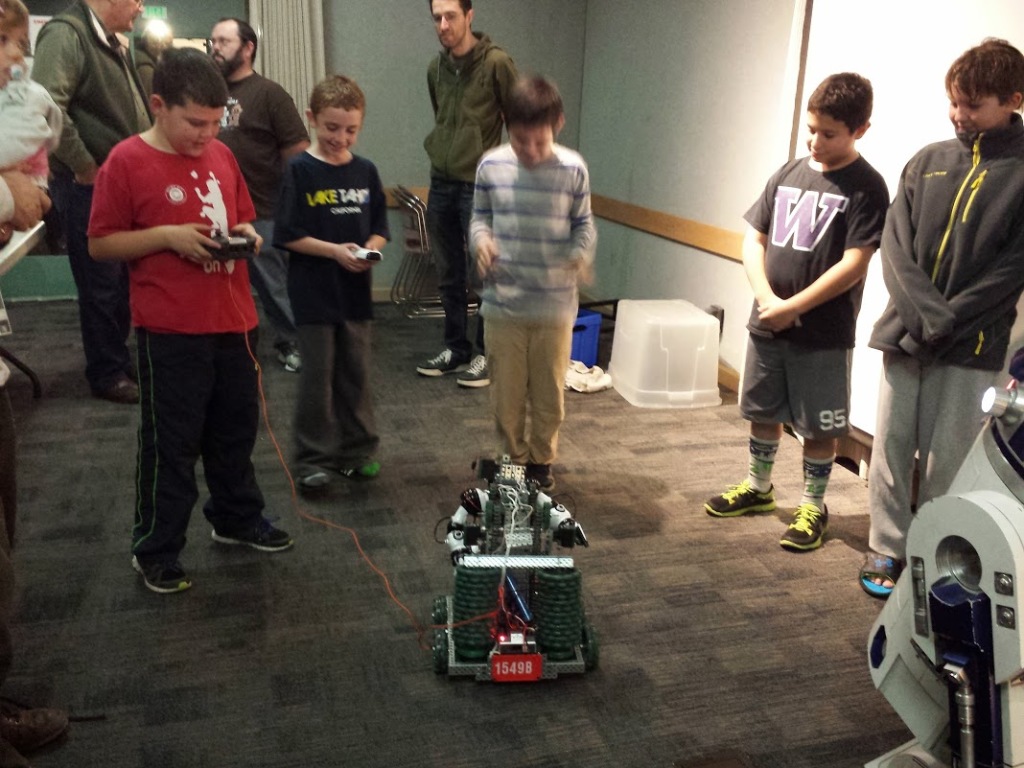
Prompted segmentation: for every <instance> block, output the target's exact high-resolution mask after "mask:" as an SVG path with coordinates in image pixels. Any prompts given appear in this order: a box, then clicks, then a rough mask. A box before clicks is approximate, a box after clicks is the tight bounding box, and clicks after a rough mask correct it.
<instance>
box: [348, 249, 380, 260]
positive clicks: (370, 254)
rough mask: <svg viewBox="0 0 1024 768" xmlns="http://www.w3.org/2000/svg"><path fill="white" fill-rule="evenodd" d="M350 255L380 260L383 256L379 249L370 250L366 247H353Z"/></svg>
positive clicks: (363, 258)
mask: <svg viewBox="0 0 1024 768" xmlns="http://www.w3.org/2000/svg"><path fill="white" fill-rule="evenodd" d="M352 255H353V256H355V257H356V258H357V259H362V260H363V261H380V260H381V259H383V258H384V256H383V255H382V254H381V252H380V251H371V250H369V249H368V248H353V249H352Z"/></svg>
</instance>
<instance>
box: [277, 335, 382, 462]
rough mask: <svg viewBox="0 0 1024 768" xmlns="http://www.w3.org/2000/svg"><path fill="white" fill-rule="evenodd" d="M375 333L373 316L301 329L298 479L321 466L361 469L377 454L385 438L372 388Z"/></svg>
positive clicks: (296, 455) (297, 421) (298, 398)
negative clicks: (379, 429) (380, 433)
mask: <svg viewBox="0 0 1024 768" xmlns="http://www.w3.org/2000/svg"><path fill="white" fill-rule="evenodd" d="M371 331H372V325H371V322H370V321H369V320H349V321H346V322H343V323H339V324H338V325H300V326H299V327H298V341H299V352H300V353H301V354H302V370H301V371H299V386H298V392H297V396H296V408H295V459H294V462H293V466H294V470H295V474H296V476H297V477H302V476H303V475H306V474H309V473H311V472H316V471H318V470H322V469H328V470H335V471H340V470H344V469H356V468H358V467H361V466H362V465H364V464H366V463H367V462H368V461H370V460H371V459H372V458H373V456H374V454H376V452H377V446H378V444H379V443H380V439H379V438H378V436H377V426H376V421H375V419H374V415H373V391H372V389H371V388H370V364H371V363H370V342H371Z"/></svg>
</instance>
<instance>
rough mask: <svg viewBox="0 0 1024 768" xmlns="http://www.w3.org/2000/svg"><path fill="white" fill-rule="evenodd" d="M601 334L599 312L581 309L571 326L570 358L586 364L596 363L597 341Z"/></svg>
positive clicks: (592, 364)
mask: <svg viewBox="0 0 1024 768" xmlns="http://www.w3.org/2000/svg"><path fill="white" fill-rule="evenodd" d="M600 334H601V313H600V312H592V311H591V310H589V309H581V310H580V311H579V312H578V313H577V314H576V322H575V323H574V324H573V326H572V354H571V355H570V358H571V359H573V360H579V361H580V362H581V363H583V364H584V365H587V366H591V367H592V366H595V365H597V341H598V337H599V336H600Z"/></svg>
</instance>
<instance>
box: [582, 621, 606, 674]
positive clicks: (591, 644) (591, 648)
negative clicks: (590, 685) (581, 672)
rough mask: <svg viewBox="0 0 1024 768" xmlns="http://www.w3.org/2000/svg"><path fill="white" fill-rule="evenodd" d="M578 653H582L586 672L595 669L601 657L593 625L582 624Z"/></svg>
mask: <svg viewBox="0 0 1024 768" xmlns="http://www.w3.org/2000/svg"><path fill="white" fill-rule="evenodd" d="M580 651H581V652H582V653H583V668H584V669H586V670H587V672H589V671H591V670H592V669H597V662H598V661H599V660H600V657H601V648H600V645H599V644H598V641H597V631H596V630H595V629H594V627H593V625H591V624H589V623H587V622H584V624H583V636H582V638H581V640H580Z"/></svg>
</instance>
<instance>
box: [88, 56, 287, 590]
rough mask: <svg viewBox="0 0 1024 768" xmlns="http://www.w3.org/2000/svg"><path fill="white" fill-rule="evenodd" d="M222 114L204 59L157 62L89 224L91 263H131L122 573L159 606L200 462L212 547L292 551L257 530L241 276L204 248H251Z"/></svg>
mask: <svg viewBox="0 0 1024 768" xmlns="http://www.w3.org/2000/svg"><path fill="white" fill-rule="evenodd" d="M226 103H227V86H226V85H225V84H224V79H223V78H222V77H221V75H220V72H219V71H218V69H217V67H216V65H215V64H214V63H213V61H212V60H211V59H210V58H209V57H207V56H205V55H203V54H202V53H201V52H199V51H196V50H190V49H180V50H178V49H171V50H168V51H166V52H165V53H164V55H163V57H162V59H161V62H160V64H159V65H158V66H157V68H156V72H155V73H154V76H153V95H152V97H151V102H150V106H151V108H152V111H153V115H154V117H155V121H154V125H153V127H152V128H151V129H149V130H148V131H145V132H144V133H141V134H139V135H138V136H133V137H132V138H130V139H126V140H125V141H122V142H121V143H120V144H118V145H117V146H116V147H114V149H113V150H112V151H111V153H110V155H109V156H108V158H107V160H106V162H104V164H103V166H102V168H101V169H100V172H99V175H98V176H97V178H96V187H95V190H94V193H93V205H92V215H91V217H90V221H89V250H90V253H91V254H92V256H93V258H95V259H97V260H115V261H118V260H119V261H127V262H128V268H129V281H130V292H131V294H130V296H131V310H132V324H133V325H134V326H135V333H136V341H137V344H138V357H139V389H140V392H141V401H142V414H141V420H140V423H139V453H138V468H137V476H136V499H137V500H136V512H135V525H134V528H133V529H132V555H133V557H132V565H133V566H134V567H135V569H136V570H137V571H138V572H139V573H140V574H142V578H143V581H144V582H145V585H146V587H148V588H149V589H151V590H152V591H154V592H159V593H164V594H166V593H173V592H180V591H182V590H185V589H188V588H189V587H190V586H192V582H191V580H190V579H189V577H188V576H187V574H186V573H185V571H184V569H183V568H182V567H181V564H180V563H179V562H178V556H179V554H180V552H181V550H182V548H183V547H184V546H185V531H186V529H187V528H188V522H189V518H190V517H191V514H192V507H193V506H194V505H195V503H196V500H197V499H198V497H199V492H198V488H197V486H196V479H195V464H196V461H197V459H198V458H199V457H202V459H203V469H204V472H205V475H206V484H207V487H208V489H209V491H210V498H209V500H207V502H206V504H205V505H204V507H203V512H204V514H205V515H206V517H207V519H208V520H209V521H210V523H211V524H212V525H213V539H214V541H217V542H220V543H222V544H238V545H245V546H250V547H253V548H255V549H258V550H261V551H264V552H278V551H280V550H283V549H287V548H288V547H290V546H291V545H292V539H291V537H290V536H289V535H288V534H287V533H285V532H284V531H281V530H278V529H277V528H275V527H274V526H273V525H271V524H270V522H268V521H267V520H266V518H264V517H263V506H264V504H263V495H262V494H261V493H260V489H259V486H258V485H257V484H256V476H255V471H254V469H253V465H252V458H251V457H252V449H253V446H254V444H255V441H256V431H257V428H258V424H259V401H258V391H257V367H256V363H255V359H254V358H253V354H252V350H253V349H255V347H256V330H257V329H256V325H257V317H256V308H255V306H254V304H253V301H252V295H251V293H250V289H249V273H248V265H247V264H246V261H245V259H244V258H236V259H224V258H218V255H219V252H220V251H221V250H222V247H221V243H219V242H218V240H215V239H214V237H216V236H218V235H219V236H222V237H224V236H229V235H230V236H242V237H248V238H252V239H253V240H254V246H253V250H254V251H256V250H258V248H259V245H260V240H259V238H258V237H257V235H256V231H255V230H254V229H253V227H252V225H251V224H250V223H249V222H251V221H252V220H253V219H254V218H255V215H256V214H255V210H254V209H253V205H252V201H251V200H250V199H249V193H248V191H247V190H246V187H245V182H244V181H243V180H242V174H241V172H240V171H239V169H238V165H237V163H236V162H235V158H234V156H233V155H232V154H231V152H230V151H229V150H228V148H227V147H226V146H224V145H223V144H221V143H220V142H219V141H217V140H216V135H217V131H218V129H219V127H220V120H221V116H222V114H223V112H224V105H225V104H226ZM158 436H159V439H158Z"/></svg>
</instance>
